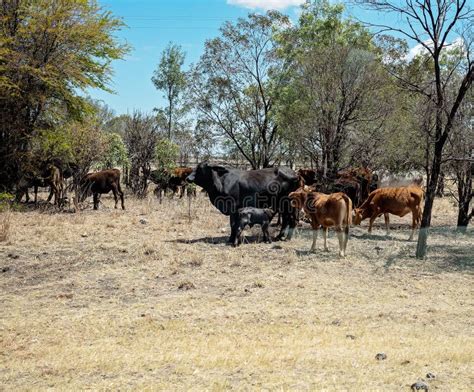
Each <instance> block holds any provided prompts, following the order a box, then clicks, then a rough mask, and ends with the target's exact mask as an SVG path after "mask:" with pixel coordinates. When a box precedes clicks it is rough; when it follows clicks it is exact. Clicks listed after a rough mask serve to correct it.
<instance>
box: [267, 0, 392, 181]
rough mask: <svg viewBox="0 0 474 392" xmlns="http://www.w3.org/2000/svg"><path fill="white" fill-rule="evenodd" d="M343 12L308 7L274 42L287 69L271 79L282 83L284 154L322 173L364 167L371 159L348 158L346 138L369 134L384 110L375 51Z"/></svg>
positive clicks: (338, 7)
mask: <svg viewBox="0 0 474 392" xmlns="http://www.w3.org/2000/svg"><path fill="white" fill-rule="evenodd" d="M343 11H344V6H343V5H342V4H331V3H329V2H328V1H326V0H322V1H311V2H307V3H306V4H305V5H304V6H303V8H302V13H301V16H300V18H299V23H298V24H297V25H294V26H290V27H289V28H287V29H285V30H283V31H282V32H280V33H279V34H277V35H276V39H277V41H278V43H279V47H278V51H277V53H278V55H279V56H280V58H282V60H284V62H285V64H287V67H285V68H283V69H282V70H281V71H280V74H276V75H275V76H274V78H283V79H284V80H285V84H284V86H283V88H281V89H280V91H279V94H278V100H277V111H276V118H277V120H278V124H279V126H280V127H281V128H282V130H283V134H284V136H285V138H286V140H287V144H288V146H289V148H290V149H292V150H293V151H295V150H296V151H299V152H301V151H303V155H305V156H309V157H311V159H312V160H313V161H315V162H317V164H318V165H320V166H321V167H322V168H324V169H327V171H328V172H332V171H336V170H338V169H339V168H340V167H341V166H343V165H345V164H365V165H367V164H368V163H370V162H368V160H367V159H366V158H372V154H370V153H369V154H367V153H366V151H360V152H359V151H357V153H355V154H353V153H352V152H351V151H347V150H348V149H349V148H348V146H349V145H350V146H352V145H353V141H351V137H352V136H354V135H356V134H357V135H358V136H361V135H362V133H361V132H360V131H361V130H362V131H363V132H364V133H365V134H366V135H367V131H369V132H368V133H369V134H371V133H372V130H373V128H374V127H377V126H379V125H380V122H381V121H382V120H383V119H384V116H385V115H386V114H387V113H388V112H389V110H390V108H389V106H388V105H386V104H385V103H386V102H387V101H386V100H382V99H381V97H382V96H383V95H384V90H385V88H387V87H388V86H389V85H390V80H389V78H388V76H387V75H386V74H385V73H384V71H383V67H382V64H381V56H380V50H378V48H376V47H375V45H374V43H373V42H372V39H371V35H370V33H369V31H368V30H367V29H366V28H364V26H362V25H361V24H360V23H358V22H356V21H353V20H352V19H350V18H344V17H343ZM371 136H372V138H373V135H371ZM354 139H356V141H357V139H358V138H354ZM366 145H367V144H366V143H363V144H361V147H362V148H365V146H366ZM354 150H355V149H354ZM354 160H356V162H353V161H354Z"/></svg>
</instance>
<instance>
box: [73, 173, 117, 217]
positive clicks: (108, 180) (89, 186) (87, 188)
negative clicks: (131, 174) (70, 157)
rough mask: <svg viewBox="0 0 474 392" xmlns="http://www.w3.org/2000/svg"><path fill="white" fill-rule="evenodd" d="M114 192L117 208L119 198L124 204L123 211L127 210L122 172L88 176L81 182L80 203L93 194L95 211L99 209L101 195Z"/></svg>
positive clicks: (90, 174)
mask: <svg viewBox="0 0 474 392" xmlns="http://www.w3.org/2000/svg"><path fill="white" fill-rule="evenodd" d="M110 191H112V193H113V194H114V198H115V208H117V204H118V197H117V195H118V196H120V201H121V202H122V209H123V210H124V209H125V205H124V201H123V192H122V189H121V187H120V170H118V169H109V170H102V171H100V172H97V173H89V174H86V175H85V177H84V178H83V179H82V181H81V198H80V201H81V202H82V201H84V200H85V199H86V197H87V196H88V195H89V194H90V193H92V195H93V199H94V210H97V209H98V208H99V195H100V194H103V193H109V192H110Z"/></svg>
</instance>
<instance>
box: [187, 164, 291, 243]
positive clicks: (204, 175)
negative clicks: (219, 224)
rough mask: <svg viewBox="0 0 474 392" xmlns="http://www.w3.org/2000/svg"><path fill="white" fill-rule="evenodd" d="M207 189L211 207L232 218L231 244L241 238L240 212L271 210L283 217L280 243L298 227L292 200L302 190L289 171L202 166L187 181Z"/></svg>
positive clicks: (287, 169) (279, 236)
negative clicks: (238, 221)
mask: <svg viewBox="0 0 474 392" xmlns="http://www.w3.org/2000/svg"><path fill="white" fill-rule="evenodd" d="M187 181H189V182H193V183H195V184H197V185H199V186H200V187H202V188H204V189H205V190H206V192H207V193H208V195H209V199H210V200H211V203H212V204H213V205H214V206H215V207H216V208H217V209H218V210H219V211H220V212H222V213H223V214H224V215H228V216H229V217H230V227H231V234H230V238H229V242H230V243H231V244H233V243H234V241H235V237H236V235H237V228H238V226H237V220H238V219H237V218H238V212H239V209H240V208H243V207H257V208H271V209H272V210H273V211H274V212H280V213H281V214H282V226H281V231H280V234H279V235H278V237H277V239H283V237H284V236H285V232H286V229H287V228H288V226H289V232H288V236H287V239H290V238H291V236H292V234H293V229H294V228H295V226H296V211H295V209H294V208H293V207H292V206H291V202H290V200H289V198H288V195H289V194H290V192H293V191H295V190H296V189H298V188H299V186H300V180H299V177H298V175H297V174H296V173H295V172H294V171H293V170H291V169H289V168H286V167H280V168H278V167H276V168H269V169H261V170H249V171H243V170H238V169H231V168H226V167H223V166H218V165H209V164H207V163H200V164H199V165H198V166H197V167H196V169H194V170H193V172H192V173H191V174H190V175H189V176H188V177H187Z"/></svg>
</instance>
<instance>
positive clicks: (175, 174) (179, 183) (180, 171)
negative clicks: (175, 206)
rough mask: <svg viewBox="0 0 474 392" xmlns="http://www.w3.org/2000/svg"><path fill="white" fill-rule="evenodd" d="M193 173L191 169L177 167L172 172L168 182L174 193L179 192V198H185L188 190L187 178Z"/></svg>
mask: <svg viewBox="0 0 474 392" xmlns="http://www.w3.org/2000/svg"><path fill="white" fill-rule="evenodd" d="M192 172H193V168H191V167H177V168H175V169H174V170H173V171H172V175H171V177H170V179H169V180H168V183H169V186H170V188H171V189H172V190H173V193H176V191H177V192H178V195H179V198H182V197H183V196H184V191H185V188H186V177H188V176H189V175H190V174H191V173H192Z"/></svg>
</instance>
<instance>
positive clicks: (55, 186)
mask: <svg viewBox="0 0 474 392" xmlns="http://www.w3.org/2000/svg"><path fill="white" fill-rule="evenodd" d="M47 186H49V187H50V191H49V196H48V199H47V202H48V203H49V202H50V201H51V199H52V198H53V196H54V205H57V206H59V205H60V204H61V198H62V193H63V187H64V186H63V177H62V174H61V170H60V169H59V168H58V167H56V166H54V165H51V164H49V165H47V166H46V168H45V169H44V170H43V171H42V173H41V176H38V175H34V174H33V173H27V174H25V175H23V176H22V177H21V178H20V181H19V182H18V185H17V191H16V199H15V200H16V201H17V202H20V201H21V199H22V197H23V195H25V199H26V202H27V203H28V202H29V200H30V196H29V194H28V188H31V187H33V189H34V195H35V204H37V203H38V188H39V187H47Z"/></svg>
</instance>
